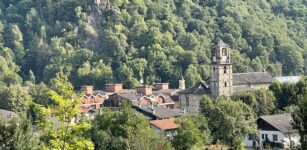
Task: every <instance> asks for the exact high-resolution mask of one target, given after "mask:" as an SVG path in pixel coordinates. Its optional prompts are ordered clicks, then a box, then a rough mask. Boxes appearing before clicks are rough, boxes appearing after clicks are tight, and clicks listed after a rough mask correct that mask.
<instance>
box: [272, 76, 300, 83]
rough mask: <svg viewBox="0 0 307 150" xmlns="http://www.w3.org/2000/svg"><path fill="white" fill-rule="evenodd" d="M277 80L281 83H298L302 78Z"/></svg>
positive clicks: (290, 77)
mask: <svg viewBox="0 0 307 150" xmlns="http://www.w3.org/2000/svg"><path fill="white" fill-rule="evenodd" d="M275 80H277V81H278V82H280V83H297V82H299V81H300V80H301V76H280V77H275Z"/></svg>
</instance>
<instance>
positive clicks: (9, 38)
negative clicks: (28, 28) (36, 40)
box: [5, 24, 25, 64]
mask: <svg viewBox="0 0 307 150" xmlns="http://www.w3.org/2000/svg"><path fill="white" fill-rule="evenodd" d="M5 36H6V37H5V43H6V46H7V47H9V48H11V49H12V50H13V52H14V56H15V59H16V61H17V63H18V64H22V63H23V57H24V55H25V52H24V46H23V35H22V32H21V31H20V29H19V27H18V25H16V24H14V25H11V26H10V27H8V29H7V31H6V34H5Z"/></svg>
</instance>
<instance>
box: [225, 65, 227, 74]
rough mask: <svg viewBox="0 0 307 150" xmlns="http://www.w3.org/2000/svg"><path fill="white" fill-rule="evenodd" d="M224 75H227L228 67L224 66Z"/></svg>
mask: <svg viewBox="0 0 307 150" xmlns="http://www.w3.org/2000/svg"><path fill="white" fill-rule="evenodd" d="M224 73H225V74H226V73H227V67H226V66H224Z"/></svg>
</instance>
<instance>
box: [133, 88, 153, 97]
mask: <svg viewBox="0 0 307 150" xmlns="http://www.w3.org/2000/svg"><path fill="white" fill-rule="evenodd" d="M136 92H137V93H139V94H143V95H151V94H152V87H151V86H140V87H137V88H136Z"/></svg>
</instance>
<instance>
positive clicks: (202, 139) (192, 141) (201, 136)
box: [172, 116, 210, 150]
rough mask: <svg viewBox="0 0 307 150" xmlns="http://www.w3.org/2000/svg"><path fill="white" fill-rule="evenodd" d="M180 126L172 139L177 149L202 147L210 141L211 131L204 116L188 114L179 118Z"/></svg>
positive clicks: (184, 149)
mask: <svg viewBox="0 0 307 150" xmlns="http://www.w3.org/2000/svg"><path fill="white" fill-rule="evenodd" d="M178 123H179V128H178V130H177V134H176V135H175V136H174V137H173V139H172V145H173V147H174V148H175V149H179V150H186V149H191V148H193V147H194V148H201V147H203V146H204V145H205V144H208V143H209V135H210V134H209V133H208V132H209V131H208V128H207V126H206V121H205V119H204V118H202V117H200V116H198V117H194V116H186V117H183V118H180V119H179V120H178Z"/></svg>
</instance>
